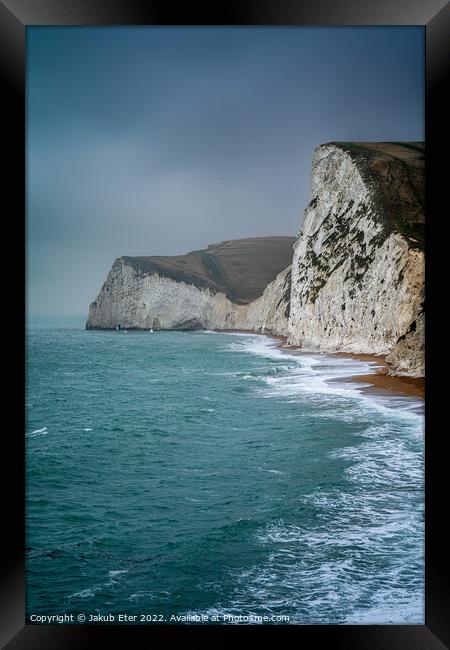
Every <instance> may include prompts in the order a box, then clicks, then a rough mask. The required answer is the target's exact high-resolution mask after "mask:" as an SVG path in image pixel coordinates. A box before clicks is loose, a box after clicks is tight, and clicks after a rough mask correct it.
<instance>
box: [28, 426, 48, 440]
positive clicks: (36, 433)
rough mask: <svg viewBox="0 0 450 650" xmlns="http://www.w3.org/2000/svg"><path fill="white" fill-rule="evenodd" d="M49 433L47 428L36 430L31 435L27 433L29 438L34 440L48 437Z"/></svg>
mask: <svg viewBox="0 0 450 650" xmlns="http://www.w3.org/2000/svg"><path fill="white" fill-rule="evenodd" d="M47 433H48V429H47V427H42V429H35V430H34V431H32V432H31V433H27V434H26V437H27V438H34V437H35V436H46V435H47Z"/></svg>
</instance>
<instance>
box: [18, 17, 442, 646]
mask: <svg viewBox="0 0 450 650" xmlns="http://www.w3.org/2000/svg"><path fill="white" fill-rule="evenodd" d="M25 56H26V81H25V98H26V109H25V111H26V113H25V117H26V135H25V156H26V190H25V195H26V197H25V200H26V224H25V228H26V328H25V348H26V349H25V470H24V471H25V621H26V623H27V624H31V625H38V626H44V625H61V624H65V625H68V626H71V625H73V626H77V627H79V626H83V625H98V626H112V625H128V626H130V625H131V626H162V627H169V626H179V625H181V626H188V625H195V626H200V627H201V626H214V625H216V626H230V625H237V626H261V625H269V626H286V625H287V626H310V625H339V626H356V625H359V626H365V625H378V626H381V625H383V626H386V625H391V626H395V625H415V626H423V625H424V624H425V515H424V511H425V473H424V462H425V435H424V430H425V408H426V404H425V165H426V156H425V63H424V61H425V27H424V26H423V25H417V26H414V25H405V26H401V25H400V26H399V25H396V26H390V25H384V26H383V25H378V26H371V25H366V26H350V25H349V26H313V25H311V26H308V25H297V26H295V25H291V26H290V25H278V26H277V25H271V26H269V25H265V26H263V25H254V26H251V25H241V26H238V25H222V26H218V25H217V26H214V25H209V26H208V25H206V26H201V25H192V26H190V25H179V26H170V25H168V26H166V25H117V26H114V25H106V26H95V25H91V26H83V25H80V26H76V25H66V26H64V25H53V26H51V25H48V26H47V25H28V26H27V27H26V54H25ZM427 137H428V136H427ZM427 141H428V140H427ZM427 367H428V366H427ZM427 395H428V393H427ZM427 494H428V493H427ZM86 647H87V646H86ZM349 647H350V646H349ZM352 647H353V646H352ZM408 647H409V646H408ZM430 647H431V646H430ZM405 648H406V646H405Z"/></svg>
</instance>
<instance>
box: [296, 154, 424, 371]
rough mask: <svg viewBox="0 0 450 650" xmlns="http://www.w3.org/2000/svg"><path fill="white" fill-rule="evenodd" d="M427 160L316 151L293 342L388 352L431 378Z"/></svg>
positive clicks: (396, 364)
mask: <svg viewBox="0 0 450 650" xmlns="http://www.w3.org/2000/svg"><path fill="white" fill-rule="evenodd" d="M423 168H424V155H423V146H422V145H420V144H418V143H417V144H415V143H414V144H406V145H402V144H400V143H399V144H395V143H358V144H349V143H331V144H327V145H322V146H320V147H318V148H317V149H316V152H315V155H314V159H313V165H312V175H311V202H310V203H309V205H308V207H307V209H306V212H305V218H304V222H303V225H302V228H301V231H300V234H299V237H298V239H297V241H296V243H295V247H294V258H293V262H292V290H291V309H290V318H289V326H288V330H289V337H288V338H289V342H291V343H296V344H300V345H302V347H304V348H305V349H313V350H315V349H317V350H323V351H338V350H339V351H352V352H364V353H374V354H388V355H389V356H388V357H387V360H388V361H389V362H390V363H391V364H392V370H393V371H394V372H396V373H398V374H409V375H415V376H420V375H423V374H424V361H423V358H424V354H423V353H424V350H423V346H424V342H423V331H424V322H423V321H424V310H423V305H424V253H423V242H424V221H425V218H424V173H423V172H424V169H423Z"/></svg>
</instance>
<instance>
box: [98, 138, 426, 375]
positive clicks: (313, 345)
mask: <svg viewBox="0 0 450 650" xmlns="http://www.w3.org/2000/svg"><path fill="white" fill-rule="evenodd" d="M423 151H424V149H423V145H421V144H420V143H330V144H326V145H322V146H320V147H318V148H317V149H316V152H315V155H314V159H313V164H312V175H311V201H310V203H309V205H308V207H307V209H306V212H305V218H304V221H303V225H302V227H301V231H300V234H299V236H298V238H297V240H296V241H295V245H294V251H293V260H292V268H291V266H288V264H289V263H290V261H291V259H292V244H293V242H294V239H293V238H289V237H267V238H262V237H260V238H253V239H246V240H230V241H225V242H221V243H220V244H214V245H212V246H209V247H208V248H207V249H204V250H199V251H193V252H192V253H188V254H187V255H182V256H175V257H137V258H136V257H134V258H133V257H121V258H118V259H117V260H116V261H115V262H114V264H113V267H112V269H111V271H110V272H109V274H108V277H107V279H106V282H105V283H104V285H103V287H102V289H101V291H100V293H99V295H98V297H97V299H96V300H95V302H93V303H92V304H91V306H90V309H89V318H88V321H87V324H86V327H87V328H105V329H115V328H116V327H121V328H126V329H132V328H136V329H151V328H153V329H173V330H180V329H189V330H195V329H218V330H221V329H227V330H233V329H244V330H252V331H255V332H261V333H273V334H281V335H284V336H286V337H287V338H288V341H289V343H292V344H297V345H301V346H302V347H303V348H304V349H307V350H322V351H348V352H355V353H358V352H359V353H370V354H383V355H387V357H386V359H387V361H388V363H390V364H391V372H392V373H393V374H403V375H410V376H422V375H423V374H424V252H423V242H424V220H425V217H424V154H423Z"/></svg>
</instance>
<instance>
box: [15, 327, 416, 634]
mask: <svg viewBox="0 0 450 650" xmlns="http://www.w3.org/2000/svg"><path fill="white" fill-rule="evenodd" d="M275 343H276V342H275V341H273V340H271V339H269V338H267V337H262V336H256V335H247V334H224V333H209V332H155V333H153V334H151V333H148V332H125V331H120V332H97V331H85V330H84V322H83V319H72V320H70V321H67V320H64V319H59V320H55V319H41V320H39V319H38V320H35V321H33V322H30V323H29V327H28V331H27V391H26V412H27V422H26V434H25V435H26V547H27V549H26V581H27V588H26V614H27V617H28V620H30V617H31V616H32V615H41V616H42V615H55V614H73V615H74V617H75V621H76V616H77V615H79V614H80V613H82V614H84V615H85V616H86V617H87V618H86V620H87V621H89V617H90V616H91V615H94V616H95V615H102V616H106V615H113V616H114V617H117V616H118V615H119V614H126V615H129V616H136V619H135V621H134V622H136V623H141V624H142V623H146V624H151V623H154V622H159V623H161V622H166V623H168V624H170V623H172V622H179V621H185V620H190V621H191V622H192V620H195V618H194V617H195V616H197V617H198V616H200V617H201V616H202V615H203V617H204V619H203V620H205V621H206V622H219V623H228V622H232V623H236V622H252V623H253V622H255V623H258V622H261V620H263V621H267V620H268V622H269V623H271V622H273V623H280V622H281V623H283V624H285V623H290V624H317V623H340V624H351V623H361V624H371V623H380V624H384V623H418V624H423V623H424V515H423V512H424V466H423V460H424V459H423V455H424V422H423V414H422V408H421V406H420V404H419V403H418V402H416V401H415V400H413V399H411V398H395V399H393V398H391V399H388V398H385V397H380V396H371V395H368V394H367V393H366V392H364V391H361V386H360V385H359V384H356V383H355V382H350V381H349V382H346V381H345V378H346V377H348V376H350V375H354V374H356V373H357V372H362V373H367V372H368V371H370V370H371V367H370V366H369V365H368V364H367V363H363V362H359V361H353V360H349V359H342V358H337V357H330V356H327V355H320V354H304V355H298V356H292V355H288V354H284V353H282V352H281V351H280V350H279V349H277V348H276V347H275ZM336 378H338V379H340V381H339V382H337V381H332V380H333V379H336ZM330 380H331V381H330ZM177 616H178V617H185V618H181V619H180V618H179V619H176V620H175V621H174V619H173V617H177ZM233 616H235V617H239V616H241V617H250V618H248V619H247V620H245V619H244V618H242V619H240V620H239V619H237V618H232V617H233ZM264 616H265V617H266V619H261V618H258V617H264ZM142 617H144V618H142ZM214 617H215V618H214ZM277 617H278V618H277ZM283 617H284V618H283ZM115 622H117V618H116V620H115Z"/></svg>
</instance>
